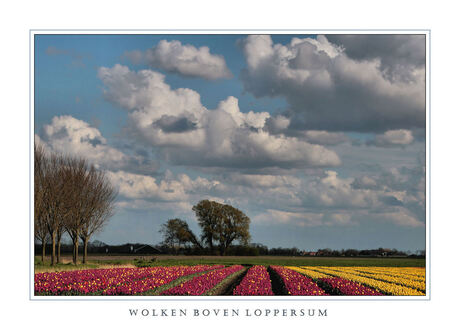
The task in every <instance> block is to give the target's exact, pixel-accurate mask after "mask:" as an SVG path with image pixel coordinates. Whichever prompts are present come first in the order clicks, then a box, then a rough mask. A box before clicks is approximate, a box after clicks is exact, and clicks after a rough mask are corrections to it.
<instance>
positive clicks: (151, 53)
mask: <svg viewBox="0 0 460 330" xmlns="http://www.w3.org/2000/svg"><path fill="white" fill-rule="evenodd" d="M124 56H125V57H126V58H128V59H129V60H131V62H132V63H134V64H139V63H143V62H145V63H147V64H148V65H150V66H152V67H155V68H159V69H163V70H165V71H168V72H172V73H179V74H181V75H183V76H187V77H200V78H204V79H208V80H215V79H222V78H231V77H232V73H231V72H230V70H229V69H228V67H227V64H226V62H225V59H224V57H223V56H222V55H215V54H211V52H210V49H209V47H206V46H203V47H200V48H196V47H195V46H193V45H183V44H182V43H181V42H180V41H177V40H173V41H167V40H161V41H160V42H159V43H158V44H157V45H156V46H154V47H152V48H150V49H148V50H146V51H145V52H141V51H139V50H134V51H129V52H125V54H124Z"/></svg>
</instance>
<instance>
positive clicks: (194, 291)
mask: <svg viewBox="0 0 460 330" xmlns="http://www.w3.org/2000/svg"><path fill="white" fill-rule="evenodd" d="M242 269H244V267H243V266H241V265H233V266H230V267H228V268H223V269H217V270H214V271H211V272H208V273H206V274H203V275H201V276H197V277H195V278H193V279H191V280H189V281H187V282H184V283H182V284H180V285H178V286H175V287H173V288H171V289H168V290H166V291H163V292H162V293H161V294H162V295H173V296H200V295H202V294H205V293H206V292H207V291H209V290H211V289H212V288H214V287H215V286H216V285H217V284H219V283H220V282H221V281H222V280H224V279H225V278H226V277H228V276H229V275H231V274H233V273H235V272H237V271H240V270H242Z"/></svg>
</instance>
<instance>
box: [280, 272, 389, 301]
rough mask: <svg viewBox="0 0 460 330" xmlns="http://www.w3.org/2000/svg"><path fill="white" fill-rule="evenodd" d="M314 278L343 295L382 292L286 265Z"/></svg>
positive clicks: (366, 294) (342, 279)
mask: <svg viewBox="0 0 460 330" xmlns="http://www.w3.org/2000/svg"><path fill="white" fill-rule="evenodd" d="M288 268H289V269H292V270H295V271H296V272H299V273H301V274H304V275H306V276H308V277H310V278H311V279H313V280H315V281H316V282H317V283H318V285H319V286H320V287H321V286H323V287H324V286H327V287H329V288H331V289H333V290H335V291H336V292H337V293H338V294H340V295H345V296H381V295H382V293H380V292H378V291H377V290H374V289H371V288H369V287H367V286H364V285H361V284H359V283H357V282H353V281H350V280H346V279H344V278H340V277H335V276H331V275H326V274H324V273H320V272H317V271H314V270H311V269H308V268H300V267H288Z"/></svg>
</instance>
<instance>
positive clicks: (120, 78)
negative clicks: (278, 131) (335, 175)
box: [99, 64, 340, 168]
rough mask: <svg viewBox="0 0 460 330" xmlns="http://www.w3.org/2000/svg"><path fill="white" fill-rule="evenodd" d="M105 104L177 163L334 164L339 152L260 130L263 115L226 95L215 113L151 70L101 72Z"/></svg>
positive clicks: (117, 67) (117, 68)
mask: <svg viewBox="0 0 460 330" xmlns="http://www.w3.org/2000/svg"><path fill="white" fill-rule="evenodd" d="M99 78H100V79H101V80H102V82H103V83H104V85H105V88H106V89H105V91H104V95H105V97H106V99H107V100H109V101H110V102H112V103H114V104H116V105H117V106H119V107H122V108H124V109H126V110H127V111H128V112H129V118H130V121H131V125H132V128H133V130H134V131H135V133H136V135H138V136H141V137H142V139H143V140H144V142H146V143H148V144H149V145H152V146H155V147H160V148H161V150H162V152H163V153H164V155H165V157H166V158H167V159H168V160H169V161H172V162H173V163H177V164H188V165H201V166H221V167H241V166H246V167H271V166H280V167H297V168H303V167H321V166H338V165H340V158H339V157H338V156H337V154H336V153H335V152H334V151H332V150H329V149H326V148H325V147H323V146H320V145H316V144H311V143H308V142H305V141H302V140H300V139H298V138H296V137H287V136H284V135H272V134H270V133H269V132H267V131H266V130H264V127H265V123H266V121H267V120H268V119H270V114H269V113H267V112H253V111H250V112H248V113H243V112H241V110H240V108H239V106H238V100H237V99H236V98H235V97H233V96H230V97H228V98H227V99H226V100H223V101H221V102H220V103H219V105H218V107H217V108H216V109H214V110H209V109H207V108H205V107H204V106H203V105H202V104H201V102H200V95H199V94H198V93H197V92H196V91H194V90H191V89H187V88H179V89H171V87H170V86H169V85H168V84H166V83H165V82H164V76H163V75H162V74H160V73H157V72H154V71H151V70H141V71H139V72H135V71H131V70H130V69H129V68H127V67H125V66H122V65H118V64H117V65H115V66H114V67H112V68H105V67H102V68H100V69H99Z"/></svg>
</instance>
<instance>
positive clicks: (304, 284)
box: [270, 266, 328, 296]
mask: <svg viewBox="0 0 460 330" xmlns="http://www.w3.org/2000/svg"><path fill="white" fill-rule="evenodd" d="M270 268H271V269H273V271H275V273H276V274H277V275H278V276H279V277H280V278H281V280H282V282H283V284H284V286H285V288H286V290H287V293H288V294H289V295H291V296H327V295H328V294H327V293H326V292H324V290H323V289H321V288H320V287H318V285H317V284H316V283H315V282H313V280H312V279H311V278H308V277H306V276H304V275H301V274H299V273H298V272H296V271H294V270H292V269H288V268H284V267H281V266H270Z"/></svg>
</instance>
